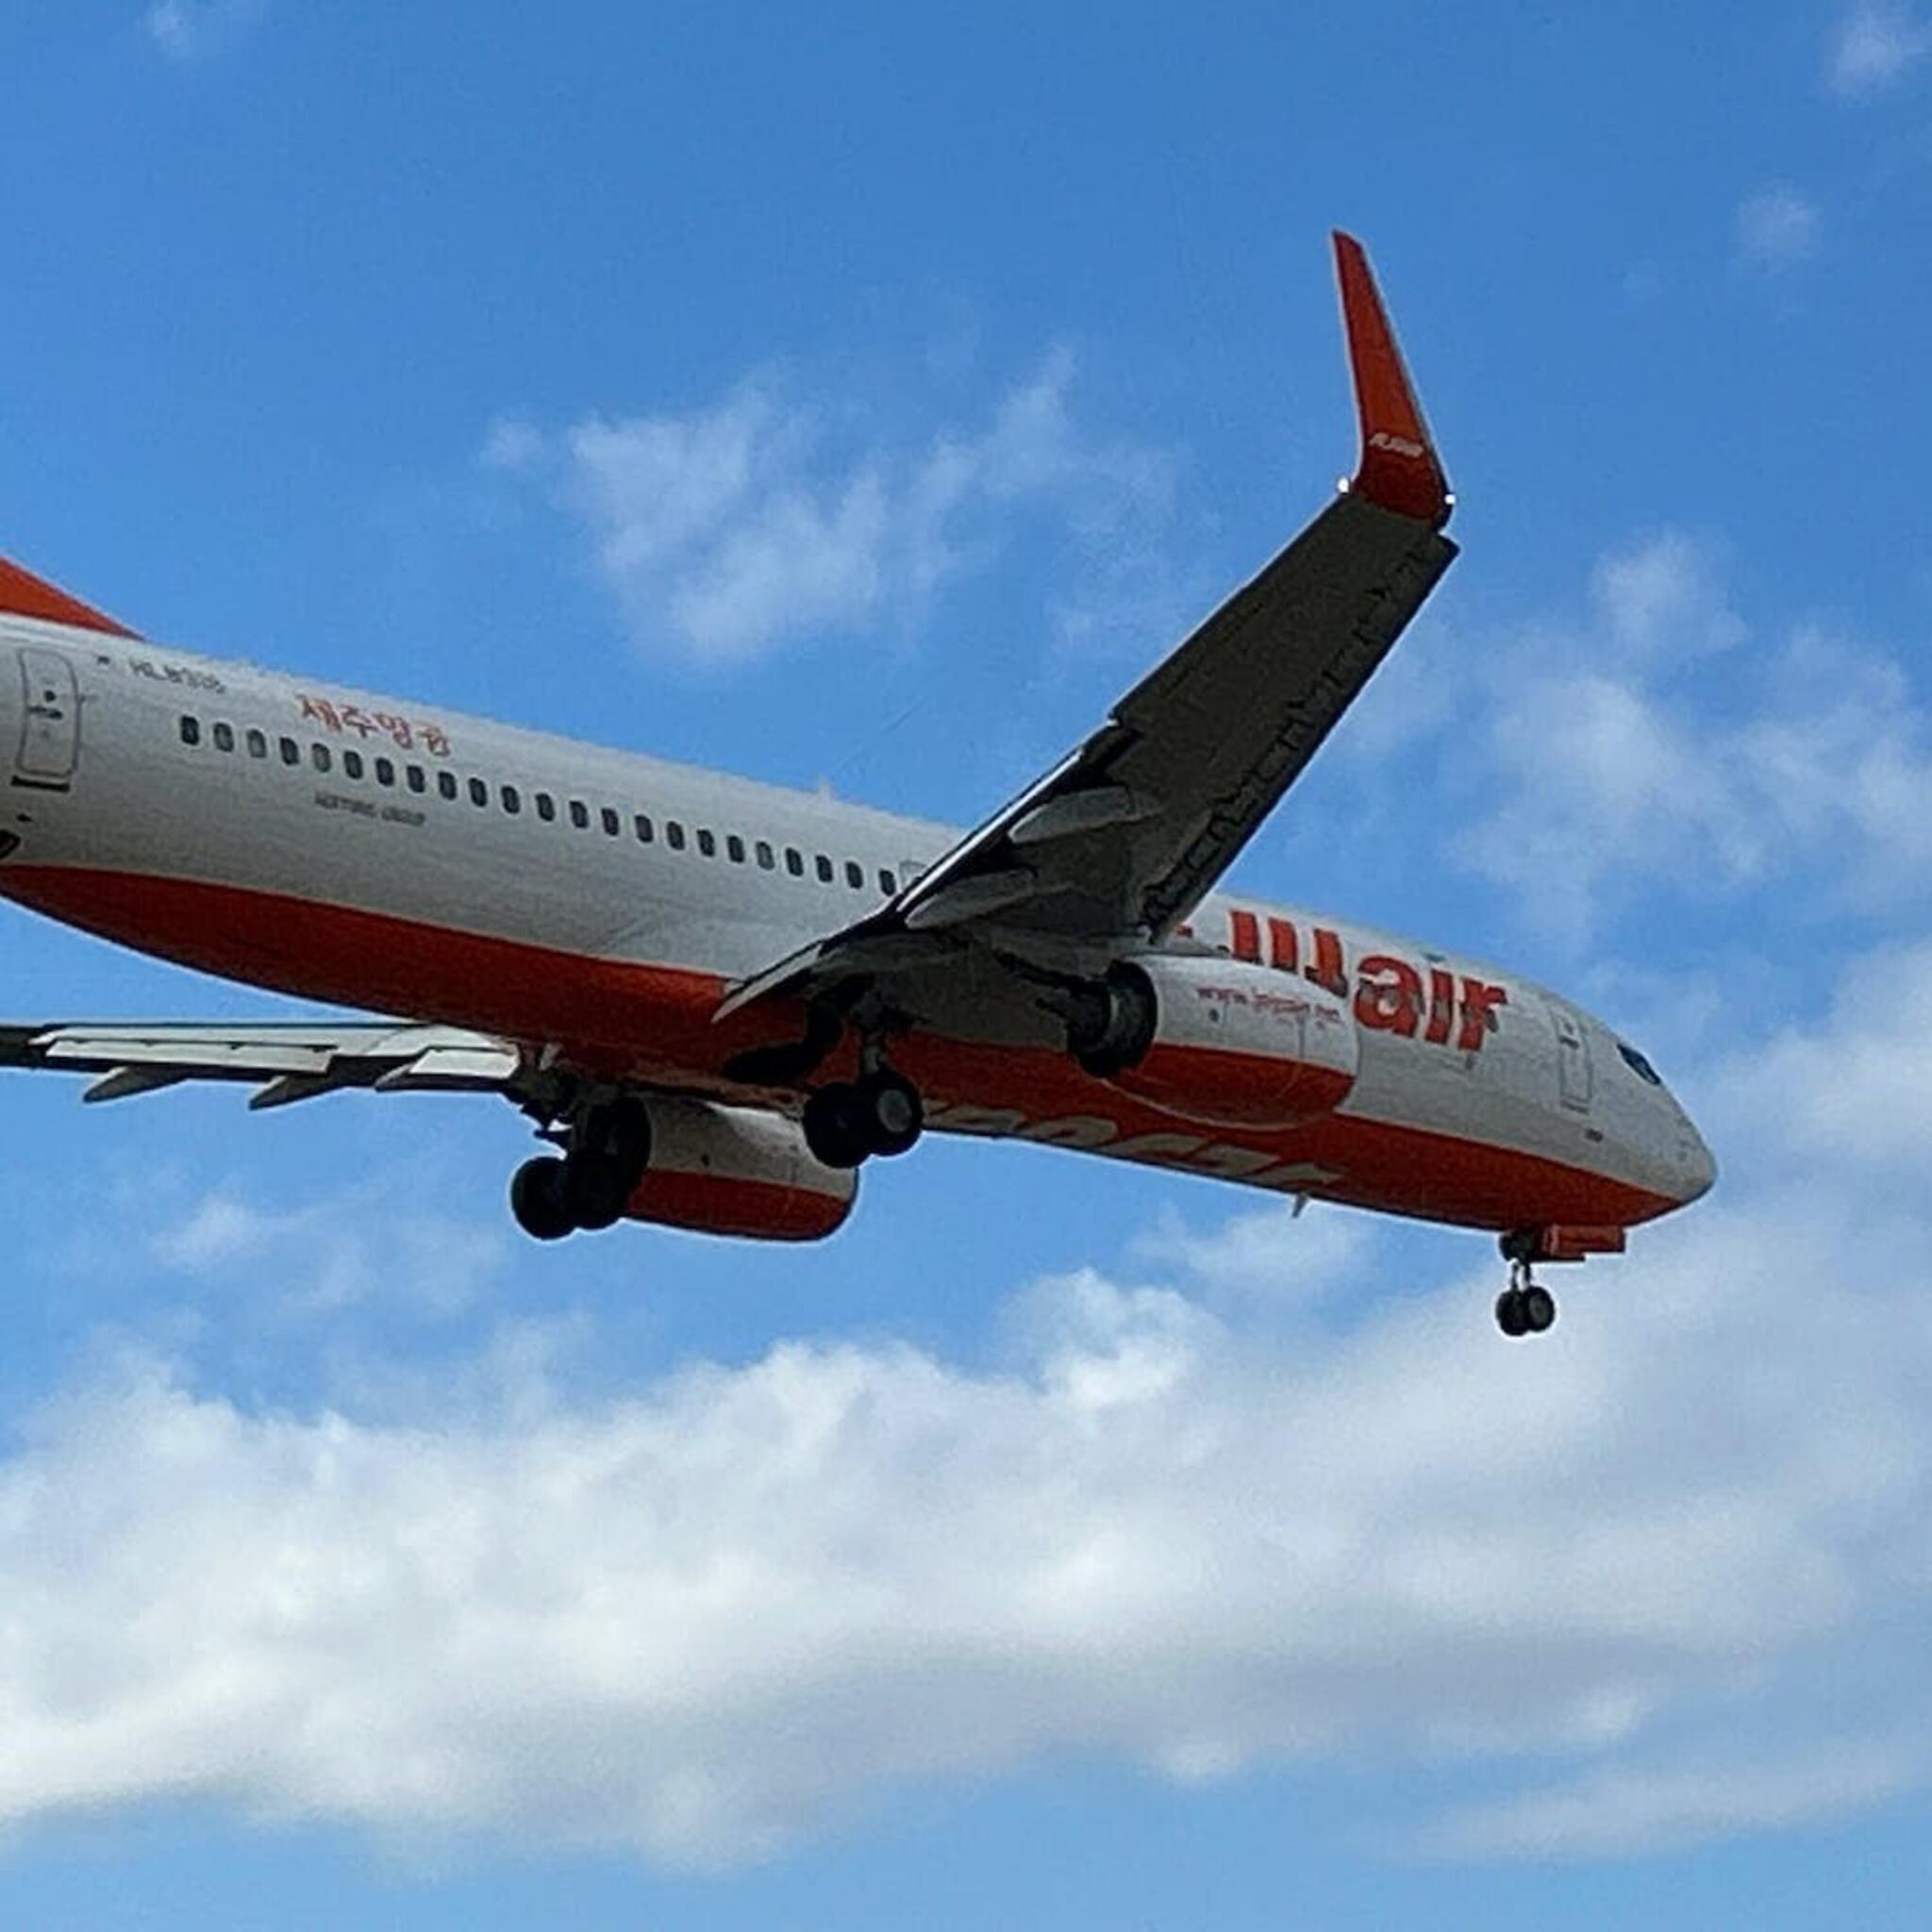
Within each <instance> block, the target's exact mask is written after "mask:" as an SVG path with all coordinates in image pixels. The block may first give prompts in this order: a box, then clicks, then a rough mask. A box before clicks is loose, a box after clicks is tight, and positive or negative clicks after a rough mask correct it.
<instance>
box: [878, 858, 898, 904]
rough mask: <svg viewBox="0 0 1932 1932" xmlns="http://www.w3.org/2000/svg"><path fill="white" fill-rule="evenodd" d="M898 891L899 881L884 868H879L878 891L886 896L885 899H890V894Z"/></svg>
mask: <svg viewBox="0 0 1932 1932" xmlns="http://www.w3.org/2000/svg"><path fill="white" fill-rule="evenodd" d="M898 890H899V881H898V880H897V879H895V878H894V877H893V876H892V874H891V872H890V871H889V870H888V869H887V868H886V867H885V866H883V865H882V866H880V867H879V891H882V892H883V893H884V894H885V895H886V897H887V898H889V899H890V898H891V896H892V894H893V893H894V892H896V891H898Z"/></svg>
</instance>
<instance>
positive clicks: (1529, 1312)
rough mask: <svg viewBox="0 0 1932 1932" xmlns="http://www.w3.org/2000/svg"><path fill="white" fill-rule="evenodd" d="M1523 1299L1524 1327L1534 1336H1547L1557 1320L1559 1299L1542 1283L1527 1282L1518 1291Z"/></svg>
mask: <svg viewBox="0 0 1932 1932" xmlns="http://www.w3.org/2000/svg"><path fill="white" fill-rule="evenodd" d="M1517 1293H1518V1294H1520V1295H1521V1296H1522V1298H1523V1325H1524V1327H1525V1328H1527V1329H1528V1331H1529V1332H1530V1333H1531V1334H1532V1335H1543V1334H1547V1333H1548V1332H1549V1330H1550V1328H1551V1327H1552V1326H1553V1325H1554V1324H1555V1323H1556V1320H1557V1297H1556V1296H1555V1295H1553V1294H1552V1293H1551V1292H1550V1291H1549V1290H1548V1289H1546V1288H1545V1287H1543V1285H1542V1284H1541V1282H1538V1281H1531V1282H1526V1283H1525V1284H1524V1286H1523V1287H1522V1288H1520V1289H1518V1290H1517Z"/></svg>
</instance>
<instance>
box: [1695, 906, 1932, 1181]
mask: <svg viewBox="0 0 1932 1932" xmlns="http://www.w3.org/2000/svg"><path fill="white" fill-rule="evenodd" d="M1713 1086H1714V1089H1715V1091H1716V1092H1717V1094H1718V1096H1719V1105H1721V1106H1722V1108H1724V1112H1725V1114H1726V1115H1727V1116H1729V1117H1730V1118H1731V1120H1732V1121H1733V1122H1735V1123H1736V1125H1737V1127H1738V1129H1739V1130H1740V1131H1742V1130H1744V1129H1745V1128H1747V1127H1748V1126H1749V1124H1751V1123H1753V1122H1766V1121H1769V1122H1775V1123H1777V1124H1778V1127H1779V1130H1780V1134H1781V1151H1782V1152H1783V1154H1784V1156H1785V1157H1786V1158H1787V1159H1788V1160H1790V1161H1791V1162H1794V1163H1796V1164H1799V1165H1801V1166H1803V1167H1805V1168H1807V1169H1813V1168H1816V1167H1818V1166H1819V1165H1821V1164H1822V1163H1832V1164H1834V1165H1835V1166H1836V1167H1838V1168H1839V1169H1840V1171H1841V1170H1842V1169H1843V1168H1844V1167H1847V1166H1849V1167H1850V1168H1852V1169H1853V1170H1854V1171H1856V1172H1859V1173H1863V1174H1867V1175H1874V1174H1882V1173H1885V1172H1887V1171H1892V1172H1896V1173H1898V1174H1901V1175H1902V1176H1903V1177H1905V1178H1906V1179H1907V1181H1909V1182H1910V1183H1912V1184H1917V1183H1918V1182H1919V1181H1921V1180H1922V1178H1923V1176H1924V1174H1926V1173H1927V1172H1928V1171H1932V940H1921V941H1918V942H1917V943H1915V944H1904V945H1898V946H1893V947H1887V948H1885V949H1884V950H1882V951H1879V952H1876V953H1874V954H1872V955H1870V956H1868V957H1867V958H1862V959H1860V960H1859V961H1858V962H1857V964H1856V965H1855V966H1854V967H1853V968H1852V969H1851V970H1850V971H1848V972H1847V973H1846V974H1845V976H1844V978H1843V980H1842V982H1841V983H1840V987H1839V990H1838V993H1837V997H1836V999H1835V1000H1834V1002H1833V1006H1832V1009H1831V1013H1830V1016H1829V1018H1828V1020H1827V1022H1826V1024H1824V1025H1823V1026H1820V1027H1816V1028H1808V1029H1807V1028H1800V1027H1795V1026H1792V1027H1787V1028H1785V1029H1784V1030H1783V1031H1781V1032H1780V1033H1779V1034H1778V1035H1777V1037H1776V1038H1775V1039H1774V1040H1773V1041H1771V1042H1770V1044H1769V1045H1768V1046H1767V1047H1766V1048H1764V1049H1763V1050H1762V1051H1760V1052H1758V1053H1757V1054H1755V1055H1751V1056H1749V1057H1746V1058H1740V1061H1739V1062H1738V1063H1737V1064H1736V1065H1735V1066H1734V1067H1732V1068H1731V1069H1730V1070H1729V1071H1728V1072H1727V1073H1726V1074H1725V1075H1724V1077H1723V1078H1722V1079H1720V1080H1719V1081H1716V1082H1714V1083H1713Z"/></svg>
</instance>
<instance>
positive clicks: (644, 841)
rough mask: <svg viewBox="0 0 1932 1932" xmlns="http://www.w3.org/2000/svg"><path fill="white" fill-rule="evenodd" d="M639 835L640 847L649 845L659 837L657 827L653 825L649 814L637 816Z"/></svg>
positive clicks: (640, 813) (642, 813)
mask: <svg viewBox="0 0 1932 1932" xmlns="http://www.w3.org/2000/svg"><path fill="white" fill-rule="evenodd" d="M637 834H638V843H639V844H640V845H648V844H649V843H650V842H651V841H652V840H653V839H655V838H656V837H657V836H658V832H657V827H656V826H654V825H653V824H651V815H650V813H649V812H643V811H641V812H639V814H638V816H637Z"/></svg>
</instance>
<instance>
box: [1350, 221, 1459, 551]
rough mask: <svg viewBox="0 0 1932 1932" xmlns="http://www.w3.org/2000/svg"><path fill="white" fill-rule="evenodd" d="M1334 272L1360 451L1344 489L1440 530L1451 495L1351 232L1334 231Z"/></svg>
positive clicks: (1365, 262)
mask: <svg viewBox="0 0 1932 1932" xmlns="http://www.w3.org/2000/svg"><path fill="white" fill-rule="evenodd" d="M1335 274H1336V278H1337V280H1338V281H1339V282H1340V283H1341V319H1342V325H1343V326H1344V327H1345V328H1346V330H1347V332H1348V360H1349V366H1350V368H1351V370H1352V371H1353V373H1354V375H1355V400H1356V412H1357V416H1358V417H1359V418H1360V421H1361V431H1362V454H1361V461H1360V462H1359V463H1358V464H1357V468H1356V473H1355V481H1354V482H1353V483H1352V484H1351V485H1350V488H1351V489H1352V490H1353V491H1355V492H1356V494H1357V495H1358V496H1366V497H1367V498H1368V499H1369V501H1370V502H1371V503H1378V504H1380V505H1381V506H1382V508H1384V509H1392V510H1397V511H1399V512H1400V513H1401V514H1402V515H1404V516H1406V517H1415V518H1416V519H1418V520H1419V521H1420V522H1422V523H1425V524H1427V525H1430V527H1431V528H1433V529H1438V530H1440V529H1441V527H1442V525H1444V524H1446V523H1447V522H1448V521H1449V511H1450V508H1451V507H1452V506H1453V505H1454V503H1455V500H1456V499H1455V498H1454V497H1453V496H1451V495H1450V493H1449V483H1448V479H1447V478H1446V477H1445V476H1444V475H1442V465H1441V463H1440V462H1439V461H1438V460H1437V458H1436V449H1435V445H1434V444H1433V443H1432V442H1431V441H1429V425H1427V424H1426V423H1425V422H1424V420H1423V412H1422V406H1421V404H1419V403H1418V402H1417V401H1416V399H1415V391H1414V390H1412V389H1411V388H1410V387H1409V383H1408V372H1407V370H1406V369H1405V368H1404V367H1403V366H1402V351H1401V350H1400V349H1398V348H1397V347H1396V346H1395V332H1394V330H1393V329H1391V327H1390V326H1389V314H1388V311H1387V310H1386V309H1385V308H1383V307H1382V298H1381V296H1380V294H1378V293H1377V292H1376V289H1375V278H1374V275H1372V274H1371V273H1370V271H1369V258H1368V257H1367V256H1366V255H1365V254H1364V253H1363V252H1362V244H1361V243H1360V242H1357V240H1356V239H1355V237H1354V236H1353V235H1344V234H1343V233H1342V232H1341V230H1340V229H1339V228H1338V229H1337V230H1336V232H1335Z"/></svg>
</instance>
